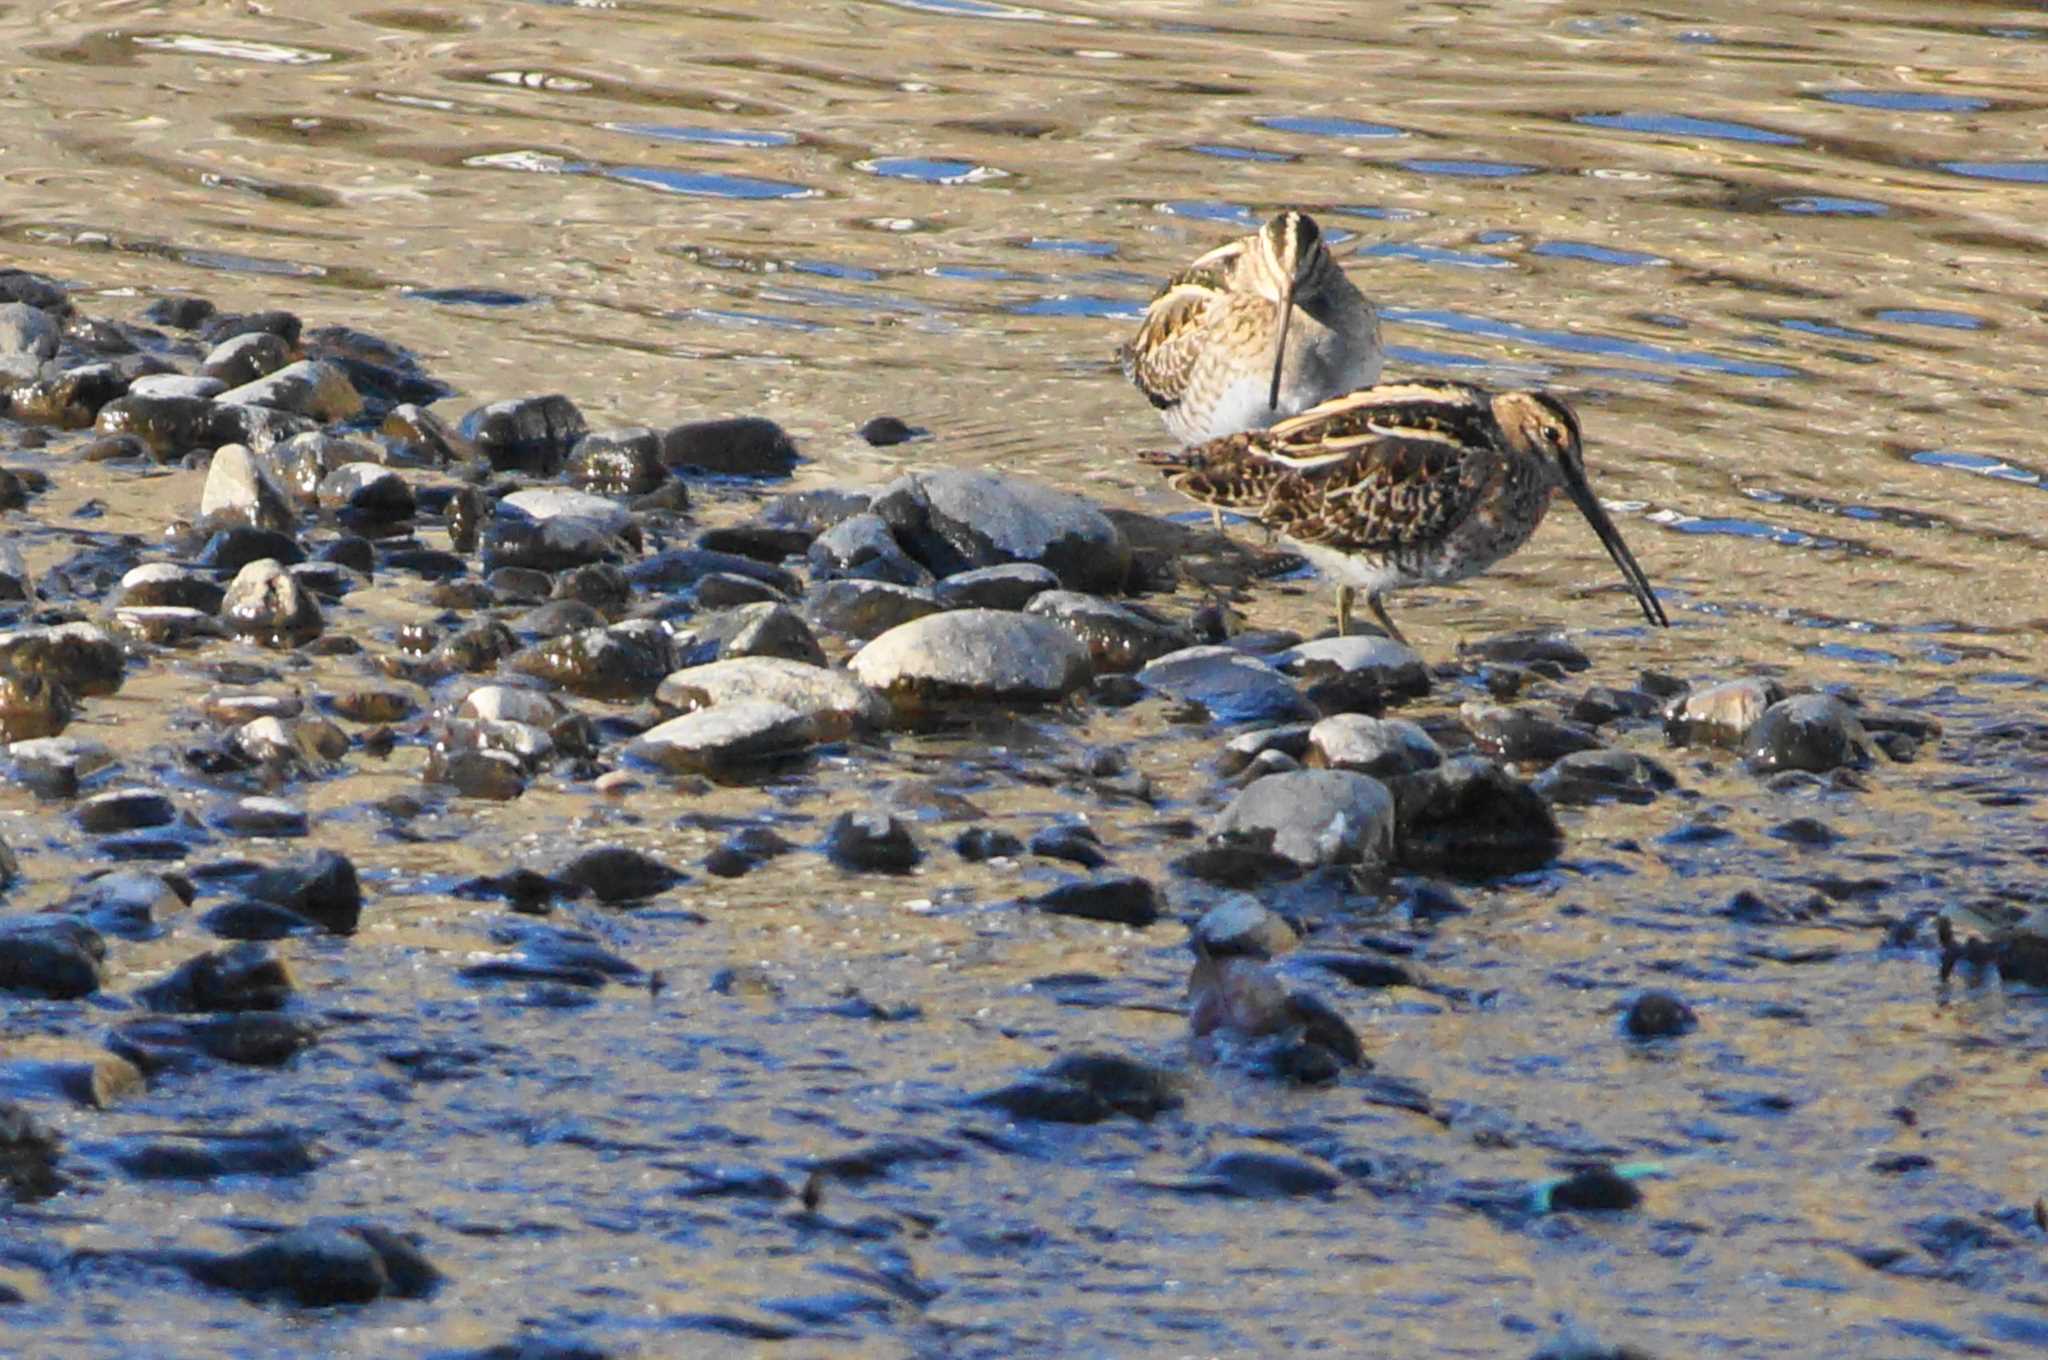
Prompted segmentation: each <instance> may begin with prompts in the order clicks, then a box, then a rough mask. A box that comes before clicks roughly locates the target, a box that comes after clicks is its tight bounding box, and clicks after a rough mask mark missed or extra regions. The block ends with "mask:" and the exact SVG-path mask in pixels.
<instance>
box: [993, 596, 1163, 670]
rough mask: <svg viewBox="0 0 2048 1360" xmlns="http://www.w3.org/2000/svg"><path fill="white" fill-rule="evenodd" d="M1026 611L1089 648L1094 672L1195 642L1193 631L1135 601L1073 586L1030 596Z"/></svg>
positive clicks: (1134, 664) (1129, 666)
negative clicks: (1106, 597)
mask: <svg viewBox="0 0 2048 1360" xmlns="http://www.w3.org/2000/svg"><path fill="white" fill-rule="evenodd" d="M1024 612H1025V613H1027V614H1033V615H1036V616H1038V617H1041V618H1046V619H1050V620H1052V621H1053V622H1054V623H1057V624H1058V625H1059V626H1060V627H1062V628H1064V629H1066V630H1067V631H1068V632H1069V633H1072V634H1073V635H1074V637H1075V638H1076V639H1077V640H1078V641H1080V642H1081V643H1082V644H1083V645H1084V646H1086V647H1087V648H1088V655H1089V657H1090V658H1091V659H1092V660H1093V661H1094V663H1095V670H1096V673H1097V674H1107V673H1113V672H1120V671H1135V670H1137V669H1138V668H1139V667H1141V666H1144V665H1145V664H1147V663H1148V662H1152V661H1156V660H1158V659H1159V658H1160V657H1162V656H1167V655H1169V654H1171V653H1173V652H1178V651H1183V650H1185V649H1187V648H1189V647H1192V646H1194V645H1195V635H1194V634H1193V633H1192V632H1190V631H1189V630H1188V629H1186V628H1184V627H1182V626H1181V625H1179V624H1177V623H1169V622H1168V621H1167V620H1165V619H1162V618H1160V617H1159V616H1158V615H1156V614H1154V613H1152V612H1151V611H1150V610H1148V609H1145V608H1143V607H1142V606H1138V605H1128V604H1120V603H1118V602H1116V601H1114V600H1104V599H1098V598H1097V597H1095V596H1093V595H1084V594H1081V593H1080V592H1078V591H1072V590H1048V591H1042V592H1040V593H1038V594H1037V595H1034V596H1033V597H1032V599H1031V602H1030V603H1029V604H1028V605H1026V606H1025V610H1024Z"/></svg>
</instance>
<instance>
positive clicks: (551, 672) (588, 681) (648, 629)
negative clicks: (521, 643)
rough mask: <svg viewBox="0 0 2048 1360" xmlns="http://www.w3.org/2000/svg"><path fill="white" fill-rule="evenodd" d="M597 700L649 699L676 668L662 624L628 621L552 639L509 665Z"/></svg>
mask: <svg viewBox="0 0 2048 1360" xmlns="http://www.w3.org/2000/svg"><path fill="white" fill-rule="evenodd" d="M506 664H507V665H508V666H509V667H510V668H511V669H512V670H514V671H517V672H519V673H520V674H522V675H531V676H534V677H536V678H538V679H541V680H544V681H546V682H548V683H549V684H553V685H559V686H560V687H562V688H563V689H566V690H569V691H570V692H571V693H574V694H581V695H584V696H585V697H587V698H592V699H626V700H632V699H644V698H646V697H647V696H649V695H651V694H653V693H654V691H655V689H656V688H657V687H658V686H659V685H660V684H661V682H662V680H663V679H665V678H666V677H667V676H668V674H669V673H670V672H671V671H673V670H674V669H675V656H674V653H673V649H672V648H671V646H670V644H669V637H668V633H667V632H666V631H665V630H664V629H663V628H662V626H661V625H660V624H658V623H650V622H644V621H641V622H627V623H621V624H615V625H613V626H612V627H610V628H592V629H588V630H586V631H584V632H581V633H571V634H569V635H568V636H567V637H559V638H550V639H549V640H547V641H545V642H540V643H536V644H535V645H533V646H531V647H528V648H526V649H525V650H524V651H521V652H519V653H518V654H517V655H515V656H514V657H512V659H511V660H510V661H509V662H507V663H506Z"/></svg>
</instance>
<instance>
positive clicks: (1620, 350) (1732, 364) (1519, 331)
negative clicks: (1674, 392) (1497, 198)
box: [1381, 307, 1807, 378]
mask: <svg viewBox="0 0 2048 1360" xmlns="http://www.w3.org/2000/svg"><path fill="white" fill-rule="evenodd" d="M1381 315H1383V316H1385V317H1386V318H1387V319H1388V320H1389V321H1396V322H1401V323H1404V324H1407V325H1411V326H1427V327H1430V328H1432V329H1437V330H1447V331H1456V332H1457V333H1459V334H1460V335H1478V336H1484V337H1486V338H1487V339H1490V340H1510V341H1514V342H1516V343H1518V344H1525V345H1536V346H1538V347H1540V348H1543V349H1555V350H1563V351H1565V352H1566V353H1568V354H1595V355H1599V356H1600V357H1602V358H1608V359H1635V360H1638V361H1640V362H1643V363H1649V364H1663V365H1666V366H1668V367H1672V368H1693V369H1703V370H1705V371H1707V372H1711V373H1726V374H1730V375H1733V376H1737V377H1744V378H1803V377H1806V376H1807V375H1806V374H1805V373H1804V372H1802V371H1801V370H1799V369H1796V368H1791V367H1788V366H1787V365H1784V364H1771V363H1765V362H1763V361H1761V360H1757V359H1730V358H1726V357H1723V356H1721V355H1718V354H1704V353H1701V352H1700V351H1698V350H1685V349H1671V348H1669V347H1668V346H1664V345H1652V344H1646V343H1644V342H1643V341H1640V340H1624V339H1622V338H1621V337H1619V336H1613V335H1592V334H1588V333H1586V332H1583V331H1556V330H1543V329H1540V328H1538V327H1534V326H1523V325H1519V324H1517V323H1515V322H1512V321H1497V320H1495V319H1493V318H1492V317H1484V316H1468V315H1466V314H1464V313H1462V312H1451V311H1438V310H1431V309H1416V308H1407V307H1388V308H1384V309H1382V312H1381Z"/></svg>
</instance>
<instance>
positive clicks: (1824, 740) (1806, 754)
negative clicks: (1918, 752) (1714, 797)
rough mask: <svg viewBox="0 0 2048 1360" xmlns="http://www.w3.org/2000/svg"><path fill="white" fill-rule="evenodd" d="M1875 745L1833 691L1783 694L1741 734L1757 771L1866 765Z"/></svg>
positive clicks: (1748, 758) (1746, 757) (1815, 770)
mask: <svg viewBox="0 0 2048 1360" xmlns="http://www.w3.org/2000/svg"><path fill="white" fill-rule="evenodd" d="M1874 750H1875V748H1874V746H1873V744H1872V742H1871V739H1870V734H1869V733H1868V732H1866V731H1865V730H1864V728H1863V724H1862V723H1861V722H1859V721H1858V720H1857V718H1856V713H1855V711H1854V710H1853V709H1851V708H1850V707H1849V706H1848V705H1847V704H1845V703H1843V702H1842V701H1841V700H1840V699H1837V698H1836V697H1835V696H1834V695H1832V694H1800V695H1795V696H1794V697H1792V698H1790V699H1784V700H1780V701H1779V702H1777V703H1775V704H1772V705H1771V706H1770V707H1769V708H1768V709H1766V710H1764V713H1763V716H1762V717H1760V718H1758V719H1757V721H1756V723H1755V725H1754V726H1752V727H1751V728H1750V729H1749V732H1748V734H1747V735H1745V736H1744V737H1743V739H1742V758H1743V760H1744V761H1745V762H1746V763H1747V764H1748V765H1749V768H1750V769H1752V770H1754V771H1756V772H1757V773H1758V774H1773V773H1776V772H1777V771H1780V770H1810V771H1812V772H1813V773H1815V774H1826V773H1827V772H1828V771H1830V770H1838V769H1841V768H1843V767H1845V766H1846V767H1848V768H1850V769H1857V770H1861V769H1866V768H1868V767H1869V766H1870V764H1871V762H1872V760H1873V759H1874V754H1873V753H1874Z"/></svg>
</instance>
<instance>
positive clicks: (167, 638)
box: [109, 605, 227, 647]
mask: <svg viewBox="0 0 2048 1360" xmlns="http://www.w3.org/2000/svg"><path fill="white" fill-rule="evenodd" d="M109 626H110V627H112V629H113V630H114V633H115V634H116V635H117V636H118V637H120V638H122V639H123V640H124V641H132V642H140V643H146V644H148V645H150V646H155V647H183V646H186V645H188V644H191V643H195V642H199V641H202V640H204V639H207V638H217V637H222V636H225V635H226V631H227V630H226V629H224V628H222V627H221V624H220V620H218V619H216V618H215V617H214V616H213V615H212V614H209V613H205V612H203V611H201V610H197V609H178V608H175V607H173V606H170V605H160V606H156V607H153V608H124V609H117V610H115V611H114V616H113V618H112V619H111V620H110V621H109Z"/></svg>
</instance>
